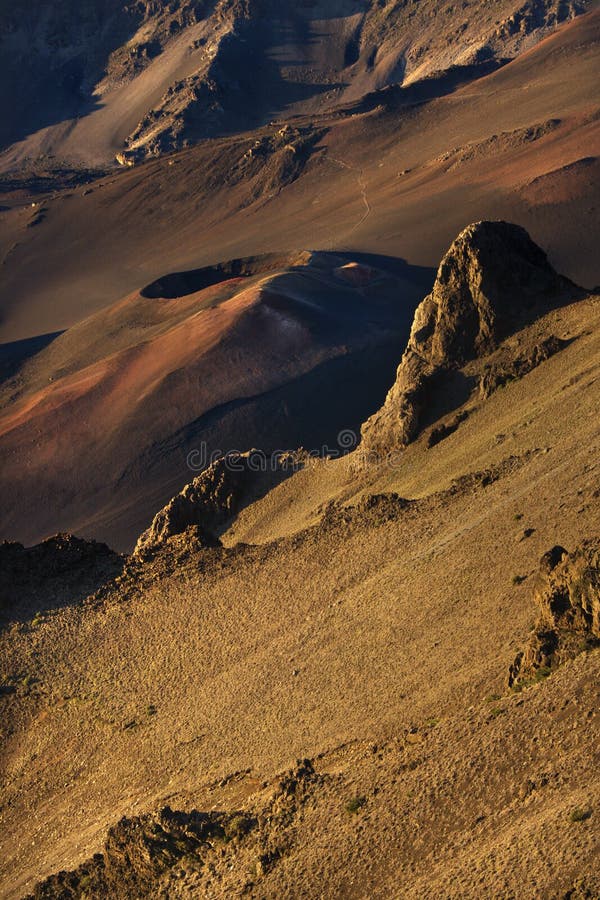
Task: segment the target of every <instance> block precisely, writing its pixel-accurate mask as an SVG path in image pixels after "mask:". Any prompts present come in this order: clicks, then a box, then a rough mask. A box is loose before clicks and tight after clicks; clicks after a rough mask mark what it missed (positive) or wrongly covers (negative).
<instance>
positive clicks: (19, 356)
mask: <svg viewBox="0 0 600 900" xmlns="http://www.w3.org/2000/svg"><path fill="white" fill-rule="evenodd" d="M61 334H64V331H53V332H51V333H50V334H40V335H37V336H36V337H32V338H25V339H24V340H22V341H11V342H9V343H6V344H0V381H4V380H5V379H7V378H11V377H12V376H13V375H14V374H15V373H16V372H18V370H19V369H20V367H21V366H22V365H23V363H24V362H26V361H27V360H28V359H30V358H31V357H32V356H35V354H36V353H39V352H40V351H41V350H44V349H45V348H46V347H47V346H48V345H49V344H51V343H52V341H54V340H55V339H56V338H57V337H60V335H61Z"/></svg>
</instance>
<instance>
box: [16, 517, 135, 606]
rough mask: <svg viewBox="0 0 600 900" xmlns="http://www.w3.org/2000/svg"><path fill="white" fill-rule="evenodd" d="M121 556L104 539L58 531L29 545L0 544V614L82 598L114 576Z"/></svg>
mask: <svg viewBox="0 0 600 900" xmlns="http://www.w3.org/2000/svg"><path fill="white" fill-rule="evenodd" d="M123 565H124V560H123V557H122V556H120V555H119V554H118V553H115V552H114V551H113V550H111V549H110V548H109V547H107V546H106V544H102V543H99V542H98V541H86V540H83V539H82V538H78V537H75V536H74V535H72V534H56V535H54V537H51V538H48V539H47V540H45V541H42V543H40V544H36V545H35V546H33V547H24V546H23V545H22V544H18V543H13V542H8V541H5V542H3V543H2V544H0V618H9V619H13V618H14V619H20V618H23V617H26V616H27V615H28V614H30V613H33V612H39V611H41V610H48V609H52V608H53V607H56V606H63V605H65V604H67V603H73V602H76V601H78V600H81V599H83V598H85V597H87V596H89V595H90V594H92V593H94V592H95V591H97V590H98V589H99V588H100V587H101V586H102V585H103V584H106V583H107V582H108V581H110V580H111V579H113V578H115V577H116V576H117V575H118V574H119V573H120V572H121V571H122V569H123Z"/></svg>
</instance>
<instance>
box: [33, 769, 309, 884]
mask: <svg viewBox="0 0 600 900" xmlns="http://www.w3.org/2000/svg"><path fill="white" fill-rule="evenodd" d="M242 774H244V773H235V775H233V776H231V777H236V775H242ZM326 780H327V776H326V775H322V774H320V773H317V772H316V771H315V769H314V767H313V763H312V761H311V760H308V759H305V760H298V761H297V763H296V766H295V767H294V768H293V769H291V770H289V771H288V772H286V773H284V774H282V775H281V776H280V777H279V778H278V779H276V780H275V782H274V784H273V785H272V787H270V789H269V792H268V795H267V796H266V797H265V796H264V795H263V797H262V802H261V801H259V804H258V806H257V808H255V809H254V810H252V811H248V810H244V811H240V810H234V811H231V812H220V811H214V810H213V811H211V812H198V811H196V810H192V811H190V812H180V811H174V810H172V809H171V808H170V807H168V806H165V807H163V808H162V809H161V810H160V811H158V812H156V813H149V814H146V815H142V816H135V817H132V818H123V819H121V821H120V822H118V824H117V825H115V826H113V827H112V828H111V829H110V830H109V832H108V835H107V839H106V841H105V844H104V850H103V852H102V853H96V854H95V855H94V856H93V857H92V858H91V859H89V860H87V861H86V862H84V863H83V864H82V865H80V866H79V868H77V869H74V870H72V871H69V872H67V871H62V872H58V873H57V874H55V875H51V876H50V877H49V878H47V879H46V880H45V881H43V882H40V883H39V884H37V885H36V886H35V888H34V890H33V893H32V894H31V895H30V896H29V897H28V898H27V900H59V898H60V900H68V898H77V897H87V898H90V900H105V898H106V897H114V898H120V900H137V898H140V897H208V896H219V897H241V896H249V895H250V894H251V893H252V895H253V896H254V892H253V891H252V888H253V887H254V882H255V881H256V880H258V879H260V878H261V877H262V876H264V875H265V874H267V873H268V872H269V871H270V870H271V869H272V868H273V867H274V866H275V865H276V864H277V863H278V862H279V860H280V859H281V858H282V857H283V856H284V853H285V851H286V850H287V849H289V847H290V846H293V844H294V842H295V841H297V833H298V819H299V817H300V815H301V812H302V807H303V806H304V805H305V804H306V803H307V802H314V792H315V790H318V789H319V787H321V786H322V785H323V784H324V783H325V782H326Z"/></svg>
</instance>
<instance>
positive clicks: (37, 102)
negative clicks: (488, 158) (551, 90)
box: [0, 0, 591, 164]
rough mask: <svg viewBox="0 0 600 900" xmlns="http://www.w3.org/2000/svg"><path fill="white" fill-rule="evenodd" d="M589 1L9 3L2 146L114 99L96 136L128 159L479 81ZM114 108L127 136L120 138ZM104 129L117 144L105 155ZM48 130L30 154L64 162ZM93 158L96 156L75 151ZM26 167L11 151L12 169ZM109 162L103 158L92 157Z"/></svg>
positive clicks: (0, 26)
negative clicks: (405, 87)
mask: <svg viewBox="0 0 600 900" xmlns="http://www.w3.org/2000/svg"><path fill="white" fill-rule="evenodd" d="M590 5H591V3H590V0H568V2H565V0H535V2H525V3H522V2H520V0H501V2H498V3H496V4H494V5H493V6H491V5H490V4H484V3H479V4H477V3H471V4H468V5H467V6H460V5H458V4H454V3H450V2H448V0H446V2H445V3H442V4H440V3H433V2H432V0H427V2H424V0H423V2H421V3H419V4H407V3H405V2H399V0H393V2H389V3H385V4H382V3H380V2H375V0H372V2H367V0H366V2H357V0H338V2H337V3H336V4H335V7H334V10H332V4H331V2H328V0H314V2H310V3H303V4H297V3H292V2H290V0H287V2H282V0H277V2H275V0H218V2H216V3H208V2H207V0H172V2H170V3H168V4H166V3H156V2H152V0H139V2H136V3H130V2H127V0H104V2H102V3H100V2H98V0H86V2H80V3H76V2H74V0H69V2H65V3H62V4H59V5H56V4H55V5H54V6H51V7H48V5H47V4H43V3H41V2H40V0H35V2H32V3H27V4H26V3H25V2H24V0H16V2H14V3H11V4H5V7H6V8H5V9H3V10H2V11H1V12H0V49H1V50H2V53H1V55H0V78H1V79H2V81H3V83H4V84H5V86H6V90H5V91H4V95H5V97H6V99H5V100H4V105H2V102H1V101H0V113H1V115H0V146H9V145H11V144H13V143H15V142H18V141H20V140H22V139H24V138H25V139H27V138H28V137H29V136H33V137H34V138H35V134H36V132H38V131H39V130H40V129H44V128H50V129H52V128H54V126H56V125H60V123H61V122H63V121H64V120H65V119H71V120H73V121H75V120H76V119H79V118H86V116H88V115H89V114H93V113H94V112H95V111H97V110H98V109H99V108H101V107H102V106H108V107H109V108H110V107H111V105H112V104H113V101H114V102H115V114H114V119H113V120H112V121H110V120H111V118H112V113H109V116H108V119H106V122H105V124H103V125H101V126H100V131H101V138H102V139H106V138H108V139H109V142H110V143H111V147H110V149H112V151H113V153H112V157H113V158H117V159H118V160H120V161H121V162H122V163H123V164H128V163H129V164H130V163H131V162H132V161H133V160H134V159H136V158H144V157H145V156H149V155H155V154H157V153H161V152H164V151H165V150H170V149H174V148H181V147H183V146H186V145H187V144H188V143H190V142H194V141H196V140H198V138H200V137H204V136H207V135H210V134H216V133H220V134H223V133H226V132H227V131H230V130H240V129H243V128H246V127H250V125H257V124H264V123H266V122H267V121H269V120H270V119H271V118H272V116H273V114H274V113H275V114H277V113H278V112H280V111H283V110H288V109H290V108H294V109H295V110H298V111H300V110H307V111H310V112H312V111H314V110H315V109H323V108H331V107H332V106H335V105H336V104H337V103H339V102H340V101H342V100H345V99H349V100H353V99H356V98H357V97H358V96H360V95H361V94H365V93H367V92H369V91H373V90H374V91H377V90H379V89H380V88H382V87H385V86H388V85H393V84H410V83H414V82H418V81H420V80H423V79H427V78H428V77H430V76H432V75H433V74H435V75H436V76H439V75H440V73H445V72H448V71H450V70H455V69H458V70H460V69H461V68H463V67H465V68H469V67H473V72H472V73H471V74H472V75H475V74H482V73H483V71H484V69H483V68H482V69H481V71H478V67H480V66H482V67H486V66H488V67H489V66H490V65H491V66H492V67H493V66H495V65H499V64H501V63H502V62H503V61H505V60H507V59H510V58H513V57H514V56H516V55H517V54H518V53H520V52H521V51H523V50H524V49H527V48H528V47H530V46H532V45H533V44H534V43H535V42H537V41H538V40H540V39H541V38H542V37H544V36H545V35H546V34H548V33H549V32H550V31H551V30H552V29H553V28H555V27H556V26H557V25H559V24H560V23H561V22H564V21H566V20H568V19H570V18H573V17H575V16H577V15H579V14H581V13H582V12H585V11H586V10H587V9H588V8H589V6H590ZM282 35H283V37H282ZM130 86H131V89H130ZM123 90H124V91H125V92H126V94H127V97H128V102H127V103H126V104H125V105H124V106H123V105H121V99H122V98H121V99H120V98H119V95H120V93H121V92H122V91H123ZM126 108H129V109H131V111H132V116H133V118H132V119H131V120H128V126H129V128H130V129H131V130H129V131H128V129H127V128H125V129H124V132H122V131H121V126H122V121H123V118H122V117H123V114H124V110H125V109H126ZM14 109H18V116H16V115H15V114H14ZM138 117H139V118H138ZM136 118H137V124H136ZM115 123H116V124H117V126H118V131H119V137H118V140H117V141H116V146H112V137H113V136H114V128H115ZM60 131H62V129H57V133H56V136H55V138H56V143H54V141H53V140H52V141H51V144H50V150H49V149H48V148H49V145H48V144H47V143H43V145H42V144H40V143H38V142H36V141H35V139H34V141H33V144H32V148H35V153H34V155H38V154H39V153H40V151H41V149H42V146H43V153H44V155H45V154H46V153H48V152H49V153H50V157H51V158H54V157H55V150H59V151H60V152H62V150H63V149H65V151H66V152H65V159H72V160H73V161H75V160H76V155H75V156H73V153H72V145H69V144H68V143H67V144H63V142H62V137H61V134H60V133H59V132H60ZM83 132H85V126H84V128H83ZM91 133H92V135H94V136H97V135H98V132H97V130H95V129H92V132H91ZM85 140H87V138H86V139H85ZM85 140H84V143H85ZM67 148H68V149H67ZM106 150H107V151H108V148H106ZM96 153H98V149H97V147H96V148H95V149H93V150H90V149H88V150H87V151H86V154H84V156H85V155H90V154H91V155H95V154H96ZM103 155H104V154H103ZM27 158H28V154H25V155H19V159H20V162H23V161H24V160H26V159H27ZM81 161H82V160H80V162H81ZM109 161H110V155H106V157H105V158H104V159H103V160H102V162H103V163H104V164H107V163H108V162H109Z"/></svg>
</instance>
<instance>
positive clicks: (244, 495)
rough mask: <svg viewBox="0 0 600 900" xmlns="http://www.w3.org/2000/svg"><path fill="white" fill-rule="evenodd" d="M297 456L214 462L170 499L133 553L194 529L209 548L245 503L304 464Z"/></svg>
mask: <svg viewBox="0 0 600 900" xmlns="http://www.w3.org/2000/svg"><path fill="white" fill-rule="evenodd" d="M302 458H303V455H302V453H301V452H297V453H285V454H279V455H275V456H270V457H265V455H264V454H263V453H260V452H259V451H256V450H250V451H249V452H247V453H242V454H237V453H236V454H229V455H227V456H223V457H221V458H220V459H218V460H216V461H215V462H213V463H212V464H211V465H210V466H209V467H208V468H207V469H205V470H204V471H203V472H202V473H201V474H200V475H198V477H197V478H194V480H193V481H192V482H190V483H189V484H186V486H185V487H184V488H183V490H182V491H181V492H180V493H179V494H177V495H176V496H175V497H173V499H172V500H170V501H169V503H167V505H166V506H165V507H164V508H163V509H161V510H160V512H158V513H157V514H156V515H155V516H154V519H153V520H152V524H151V525H150V528H148V530H147V531H145V532H144V533H143V534H142V535H141V536H140V538H139V540H138V542H137V544H136V547H135V551H134V552H135V554H138V555H139V554H144V553H147V552H151V551H153V550H156V549H157V548H158V547H160V546H161V544H164V543H165V542H166V541H168V540H169V538H171V537H174V536H175V535H177V534H183V532H185V531H186V530H187V529H190V528H193V529H194V531H193V536H194V538H195V539H196V540H198V541H200V542H201V543H202V544H204V545H205V546H207V547H210V546H215V545H216V544H218V543H219V539H218V536H219V534H221V533H222V532H223V531H224V530H225V528H226V527H227V525H228V524H229V523H230V522H231V520H232V519H233V518H234V516H235V515H236V514H237V513H238V512H239V511H240V510H241V509H242V508H243V507H244V506H246V505H247V504H248V503H251V502H252V501H253V500H256V499H257V498H258V497H260V496H262V495H263V494H265V493H267V491H269V490H271V488H273V487H275V485H277V484H279V482H280V481H283V479H284V478H287V477H288V476H289V475H290V474H291V473H292V472H293V471H294V469H296V468H297V467H298V466H299V465H301V464H302Z"/></svg>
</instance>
